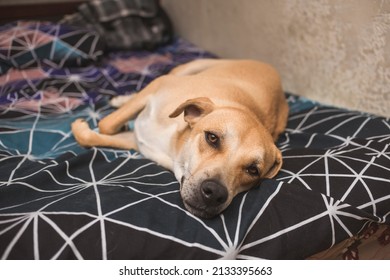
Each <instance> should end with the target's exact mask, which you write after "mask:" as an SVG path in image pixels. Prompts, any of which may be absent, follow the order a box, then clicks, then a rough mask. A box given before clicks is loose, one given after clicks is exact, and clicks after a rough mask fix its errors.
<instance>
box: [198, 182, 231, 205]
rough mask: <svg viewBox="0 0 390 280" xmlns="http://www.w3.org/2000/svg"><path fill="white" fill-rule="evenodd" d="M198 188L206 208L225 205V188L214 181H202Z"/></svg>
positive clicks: (226, 195) (226, 192) (226, 194)
mask: <svg viewBox="0 0 390 280" xmlns="http://www.w3.org/2000/svg"><path fill="white" fill-rule="evenodd" d="M200 187H201V191H202V196H203V200H204V202H205V203H206V204H207V205H208V206H218V205H221V204H223V203H225V202H226V200H227V198H228V191H227V189H226V187H225V186H223V185H221V184H219V183H218V182H216V181H212V180H207V181H204V182H203V183H202V185H201V186H200Z"/></svg>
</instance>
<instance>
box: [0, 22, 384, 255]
mask: <svg viewBox="0 0 390 280" xmlns="http://www.w3.org/2000/svg"><path fill="white" fill-rule="evenodd" d="M204 57H215V55H214V54H212V53H209V52H207V51H205V50H202V49H201V48H198V47H197V46H195V45H193V44H191V43H190V42H188V41H186V40H184V39H182V38H177V37H176V38H174V40H173V41H171V42H170V43H168V44H165V45H162V46H159V47H158V48H156V49H153V50H131V51H130V50H126V51H124V50H120V51H110V52H107V51H106V50H105V49H104V46H103V44H102V43H101V38H100V37H99V34H97V33H96V32H92V31H91V30H84V29H80V28H74V27H71V26H68V25H66V24H59V23H55V22H43V21H16V22H12V23H9V24H5V25H2V26H1V27H0V258H1V259H305V258H310V257H311V256H313V255H315V254H318V253H320V252H322V251H324V250H325V251H327V250H331V249H332V248H336V247H337V246H339V247H338V248H339V249H338V251H337V253H334V254H333V255H332V256H333V257H334V258H336V257H337V258H343V259H349V258H358V257H359V254H356V252H357V251H358V250H359V245H360V244H362V242H361V240H363V239H364V238H365V237H366V236H367V232H370V233H371V234H370V236H372V235H373V234H375V233H377V234H378V236H377V237H376V239H375V242H376V243H378V246H379V247H380V248H381V250H389V247H390V245H388V244H389V243H390V230H389V229H390V227H389V225H390V120H389V119H386V118H383V117H380V116H375V115H371V114H367V113H364V112H357V111H351V110H346V109H342V108H335V107H331V106H326V105H324V104H319V103H316V102H314V101H312V100H308V99H305V98H303V97H299V95H295V94H291V93H286V98H287V100H288V103H289V106H290V113H289V120H288V125H287V128H286V131H285V133H283V135H281V136H280V138H279V140H278V142H277V144H278V147H279V148H280V149H281V151H282V153H283V158H284V163H283V167H282V169H281V171H280V172H279V174H278V175H277V176H276V177H275V178H273V179H267V180H264V181H262V182H261V183H260V184H259V185H258V186H256V187H255V188H253V189H251V190H250V191H248V192H245V193H242V194H240V195H238V196H237V197H236V198H235V199H234V200H233V202H232V204H231V205H230V206H229V207H228V208H227V210H225V211H224V212H223V213H222V214H220V215H219V216H217V217H215V218H213V219H201V218H198V217H195V216H193V215H192V214H190V213H189V212H188V211H186V209H185V208H184V205H183V203H182V201H181V199H180V195H179V184H178V182H177V181H176V180H175V178H174V176H173V174H172V173H171V172H169V171H167V170H165V169H164V168H162V167H160V166H158V165H157V164H155V163H154V162H152V161H150V160H148V159H145V158H144V157H143V156H142V155H141V154H139V153H137V152H135V151H127V150H116V149H109V148H91V149H84V148H82V147H80V146H79V145H78V144H77V143H76V142H75V139H74V138H73V136H72V133H71V130H70V124H71V123H72V122H73V121H74V120H75V119H77V118H84V119H86V120H88V122H89V124H90V126H91V127H94V128H96V127H97V123H98V121H99V120H100V119H101V118H102V117H103V116H105V115H107V114H109V113H110V112H112V111H113V108H111V107H110V106H109V105H108V101H109V99H110V98H112V97H113V96H116V95H123V94H132V93H134V92H137V91H139V90H140V89H142V88H143V87H145V86H146V85H147V84H148V83H149V82H150V81H152V80H153V79H154V78H156V77H158V76H160V75H164V74H166V73H167V72H168V71H169V70H170V69H172V68H173V67H175V66H176V65H179V64H182V63H185V62H188V61H191V60H194V59H199V58H204ZM151 133H153V131H151ZM155 137H160V136H159V135H157V134H156V135H155ZM379 229H380V230H379ZM358 241H359V242H360V243H359V242H358ZM340 244H342V245H340Z"/></svg>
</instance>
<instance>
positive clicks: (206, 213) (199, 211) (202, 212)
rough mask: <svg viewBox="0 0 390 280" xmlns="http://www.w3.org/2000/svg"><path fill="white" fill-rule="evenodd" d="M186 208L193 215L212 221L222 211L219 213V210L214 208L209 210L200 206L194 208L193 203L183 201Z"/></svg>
mask: <svg viewBox="0 0 390 280" xmlns="http://www.w3.org/2000/svg"><path fill="white" fill-rule="evenodd" d="M183 203H184V206H185V207H186V209H187V210H188V211H189V212H190V213H191V214H194V215H195V216H197V217H200V218H204V219H211V218H214V217H215V216H217V215H218V214H219V213H220V211H217V209H213V208H207V207H206V206H204V207H199V206H194V205H192V204H191V203H188V202H186V201H184V200H183Z"/></svg>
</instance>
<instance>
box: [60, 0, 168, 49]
mask: <svg viewBox="0 0 390 280" xmlns="http://www.w3.org/2000/svg"><path fill="white" fill-rule="evenodd" d="M61 23H67V24H71V25H76V26H82V27H88V28H90V29H95V30H96V31H97V32H98V33H99V34H100V35H101V36H102V37H103V38H104V39H105V41H106V44H107V46H108V48H110V49H145V48H146V49H152V48H155V47H156V46H158V45H161V44H165V43H168V42H169V41H170V40H171V39H172V34H173V32H172V27H171V23H170V20H169V18H168V16H167V15H166V13H165V12H164V10H163V9H162V8H161V7H160V5H159V3H158V1H156V0H143V1H136V0H119V1H118V0H95V1H91V2H88V3H85V4H82V5H81V6H80V7H79V11H78V12H77V13H75V14H72V15H70V16H66V17H65V18H64V19H63V20H62V21H61Z"/></svg>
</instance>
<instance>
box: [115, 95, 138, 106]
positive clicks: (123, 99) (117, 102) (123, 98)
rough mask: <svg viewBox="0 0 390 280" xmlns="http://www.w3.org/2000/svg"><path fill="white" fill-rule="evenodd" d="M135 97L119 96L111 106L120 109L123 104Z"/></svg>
mask: <svg viewBox="0 0 390 280" xmlns="http://www.w3.org/2000/svg"><path fill="white" fill-rule="evenodd" d="M133 97H134V94H132V95H119V96H116V97H114V98H112V99H111V100H110V105H111V106H112V107H114V108H119V107H121V106H122V105H123V104H125V103H126V102H127V101H129V100H130V99H132V98H133Z"/></svg>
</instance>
